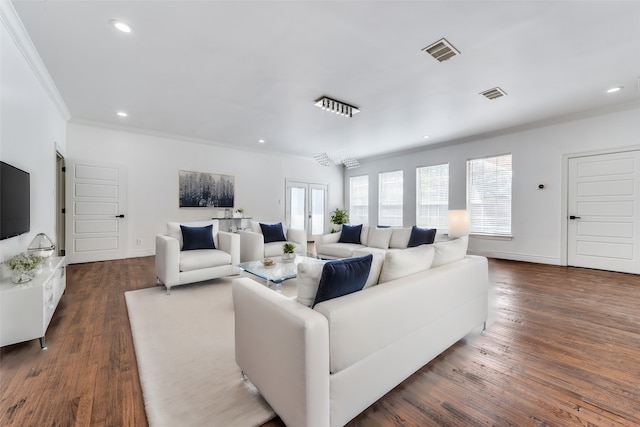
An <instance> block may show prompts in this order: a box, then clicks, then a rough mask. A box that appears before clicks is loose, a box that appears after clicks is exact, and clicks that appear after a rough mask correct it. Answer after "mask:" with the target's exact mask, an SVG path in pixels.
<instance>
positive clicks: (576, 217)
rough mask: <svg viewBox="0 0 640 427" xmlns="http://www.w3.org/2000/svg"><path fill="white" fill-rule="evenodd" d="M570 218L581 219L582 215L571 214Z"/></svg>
mask: <svg viewBox="0 0 640 427" xmlns="http://www.w3.org/2000/svg"><path fill="white" fill-rule="evenodd" d="M569 219H580V217H579V216H575V215H571V216H569Z"/></svg>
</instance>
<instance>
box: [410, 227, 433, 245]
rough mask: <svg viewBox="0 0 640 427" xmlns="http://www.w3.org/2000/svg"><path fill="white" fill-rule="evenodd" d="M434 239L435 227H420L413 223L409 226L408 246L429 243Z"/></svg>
mask: <svg viewBox="0 0 640 427" xmlns="http://www.w3.org/2000/svg"><path fill="white" fill-rule="evenodd" d="M434 240H436V229H435V228H420V227H416V226H415V225H414V226H413V227H412V228H411V237H409V243H408V244H407V247H408V248H413V247H416V246H420V245H429V244H431V243H433V241H434Z"/></svg>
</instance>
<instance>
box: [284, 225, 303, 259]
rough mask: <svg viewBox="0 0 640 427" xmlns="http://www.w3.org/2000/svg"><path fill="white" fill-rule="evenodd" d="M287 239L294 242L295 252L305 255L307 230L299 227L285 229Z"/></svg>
mask: <svg viewBox="0 0 640 427" xmlns="http://www.w3.org/2000/svg"><path fill="white" fill-rule="evenodd" d="M287 241H288V242H292V243H295V245H296V253H299V254H301V255H307V232H306V231H304V230H301V229H299V228H290V229H288V230H287Z"/></svg>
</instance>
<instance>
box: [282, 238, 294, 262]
mask: <svg viewBox="0 0 640 427" xmlns="http://www.w3.org/2000/svg"><path fill="white" fill-rule="evenodd" d="M295 250H296V245H294V244H293V243H290V242H287V243H285V244H284V245H282V261H283V262H291V261H293V260H294V259H296V254H295Z"/></svg>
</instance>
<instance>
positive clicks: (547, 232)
mask: <svg viewBox="0 0 640 427" xmlns="http://www.w3.org/2000/svg"><path fill="white" fill-rule="evenodd" d="M638 135H640V103H638V102H635V103H633V104H630V105H627V106H624V108H618V110H617V111H610V112H609V113H602V114H599V115H597V116H592V117H588V118H583V119H576V120H572V121H567V122H563V123H557V124H553V125H548V126H544V127H538V128H534V129H529V130H523V131H519V132H514V133H510V134H505V135H501V136H496V137H492V138H486V139H478V140H476V141H471V142H466V143H460V144H456V145H452V146H448V147H441V148H433V149H428V148H426V149H424V150H422V151H415V152H410V153H403V154H398V155H395V156H388V157H385V158H380V159H374V160H369V161H367V160H366V159H365V160H363V161H361V162H360V164H361V167H360V168H358V169H352V170H348V171H346V173H345V204H346V205H347V207H348V200H349V177H351V176H357V175H365V174H368V175H369V223H370V224H376V222H377V218H378V207H377V203H378V173H379V172H386V171H394V170H400V169H402V170H403V171H404V172H403V176H404V195H405V196H404V224H405V225H409V226H410V225H413V224H415V217H416V205H415V194H416V183H415V179H416V178H415V170H416V168H417V167H421V166H429V165H436V164H441V163H447V162H448V163H449V175H450V183H449V208H450V209H464V208H465V207H466V161H467V159H470V158H478V157H485V156H491V155H499V154H506V153H512V155H513V182H512V185H513V188H512V193H513V201H512V235H513V238H512V239H491V238H479V237H472V238H471V239H470V243H469V248H470V251H472V252H474V253H478V254H483V255H486V256H492V257H496V258H505V259H514V260H522V261H531V262H541V263H548V264H560V263H561V259H562V254H561V251H562V245H561V242H562V236H561V232H562V223H563V221H566V218H563V216H562V211H563V209H562V203H563V202H564V201H563V191H562V190H563V189H562V186H563V181H562V179H563V167H565V165H563V155H567V154H572V153H584V152H590V151H600V150H615V149H616V148H622V147H629V146H634V145H635V146H636V147H638V143H639V140H638ZM538 184H544V186H545V188H544V189H543V190H539V189H538Z"/></svg>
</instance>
